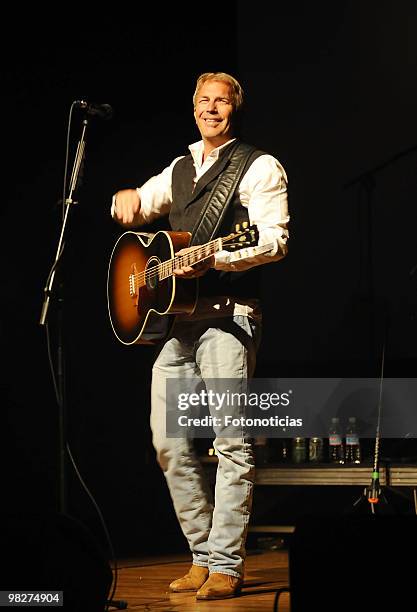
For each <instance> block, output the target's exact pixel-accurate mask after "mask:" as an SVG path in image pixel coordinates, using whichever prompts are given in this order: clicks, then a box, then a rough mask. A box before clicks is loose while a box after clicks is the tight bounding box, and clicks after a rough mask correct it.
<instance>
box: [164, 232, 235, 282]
mask: <svg viewBox="0 0 417 612" xmlns="http://www.w3.org/2000/svg"><path fill="white" fill-rule="evenodd" d="M222 249H223V238H216V239H215V240H211V242H207V243H206V244H202V245H201V246H200V247H198V248H197V249H193V250H192V251H189V252H188V253H185V254H184V255H176V256H175V257H173V258H172V259H167V261H164V262H163V263H161V264H159V266H158V268H159V278H160V279H161V280H162V279H165V278H168V277H169V276H173V274H174V270H177V269H178V268H185V267H187V266H193V265H194V264H196V263H198V262H200V261H204V260H205V259H209V257H212V256H213V255H214V254H215V253H218V252H219V251H221V250H222Z"/></svg>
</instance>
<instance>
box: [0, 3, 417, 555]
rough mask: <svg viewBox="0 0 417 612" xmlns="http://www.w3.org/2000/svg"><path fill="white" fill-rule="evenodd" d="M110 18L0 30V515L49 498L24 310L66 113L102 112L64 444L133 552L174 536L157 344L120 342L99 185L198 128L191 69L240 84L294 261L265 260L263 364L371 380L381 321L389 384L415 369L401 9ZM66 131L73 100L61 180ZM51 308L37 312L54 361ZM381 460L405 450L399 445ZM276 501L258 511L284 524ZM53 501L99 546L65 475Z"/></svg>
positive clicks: (70, 276) (250, 7)
mask: <svg viewBox="0 0 417 612" xmlns="http://www.w3.org/2000/svg"><path fill="white" fill-rule="evenodd" d="M120 13H121V12H118V11H116V12H115V14H112V15H109V16H106V17H103V16H100V17H96V18H94V19H88V20H86V19H84V18H83V19H81V18H77V19H75V18H72V19H71V20H66V19H64V18H63V17H62V18H61V19H62V21H59V20H58V19H57V18H56V19H55V23H54V24H53V25H52V26H49V25H48V26H46V25H44V24H43V21H42V18H43V16H42V15H39V14H38V15H36V16H33V22H32V20H31V17H30V15H26V16H25V23H21V21H20V20H18V17H17V16H16V17H15V20H13V19H11V20H10V24H9V25H10V28H11V29H12V30H16V32H17V31H18V38H17V41H16V44H15V45H13V46H10V45H9V46H8V47H7V48H4V49H3V60H4V70H3V71H4V74H3V81H4V83H5V92H6V94H5V98H6V108H5V111H4V113H3V147H4V157H5V158H6V159H7V162H8V165H7V170H6V175H5V179H4V181H3V185H5V189H4V188H3V206H2V241H1V242H2V249H3V253H2V261H3V274H2V300H1V309H2V317H1V338H2V346H3V367H2V382H1V400H2V404H3V406H4V410H3V411H2V414H3V418H2V425H1V429H2V433H3V435H2V438H3V443H2V450H3V452H4V460H3V463H2V466H3V478H4V490H5V491H6V492H7V494H6V496H5V497H4V499H7V506H8V508H7V509H10V510H12V511H13V510H37V511H43V510H53V509H56V508H57V504H58V480H59V471H58V461H57V453H58V446H59V444H58V440H59V437H58V408H57V404H56V401H55V396H54V390H53V385H52V379H51V374H50V369H49V364H48V356H47V345H46V337H45V329H44V328H42V327H41V326H40V325H39V323H38V322H39V316H40V311H41V306H42V301H43V288H44V284H45V281H46V277H47V275H48V271H49V267H50V265H51V264H52V261H53V258H54V256H55V251H56V245H57V240H58V235H59V230H60V212H61V209H60V205H59V204H58V201H59V200H60V198H61V193H62V181H63V171H64V154H65V141H66V129H67V119H68V112H69V108H70V104H71V102H72V101H73V100H75V99H87V100H89V101H94V102H98V103H103V102H104V103H109V104H111V105H112V107H113V108H114V117H113V119H112V120H111V121H108V122H104V121H100V120H98V119H92V120H91V121H90V125H89V128H88V133H87V149H86V162H85V165H84V171H83V184H82V186H81V188H80V189H79V191H78V193H77V199H78V201H79V204H78V205H77V206H75V207H74V209H73V211H72V215H71V220H70V224H69V227H68V230H67V241H66V249H65V257H64V262H63V267H62V281H63V287H64V288H63V293H62V296H63V302H64V309H63V313H64V352H65V359H66V398H67V411H68V439H69V443H70V446H71V450H72V452H73V454H74V456H75V457H76V460H77V463H78V466H79V469H80V471H81V474H82V476H83V478H84V480H85V482H86V484H87V486H88V487H89V489H90V490H91V492H92V494H93V496H94V498H95V500H96V501H97V503H98V504H99V506H100V508H101V510H102V512H103V515H104V517H105V520H106V523H107V525H108V528H109V530H110V533H111V535H112V539H113V543H114V545H115V547H116V551H117V553H118V554H128V553H139V552H144V551H155V550H164V551H165V552H166V551H167V548H168V549H169V548H170V549H171V550H175V549H181V547H184V543H183V540H182V536H181V534H180V533H179V529H178V526H177V524H176V520H175V517H174V515H173V510H172V507H171V502H170V498H169V495H168V492H167V489H166V485H165V481H164V479H163V476H162V474H161V473H160V470H159V468H158V467H157V466H156V464H155V458H154V454H153V450H152V447H151V443H150V433H149V427H148V417H149V383H150V371H151V365H152V360H153V349H151V348H147V347H140V346H139V347H125V346H123V345H121V344H119V343H118V342H117V340H116V339H115V337H114V336H113V333H112V331H111V328H110V324H109V321H108V316H107V303H106V275H107V265H108V260H109V256H110V253H111V250H112V247H113V244H114V242H115V240H116V238H117V236H118V235H120V233H121V232H122V231H123V230H122V229H121V228H120V227H119V226H117V225H116V224H115V223H114V222H113V221H112V220H111V219H110V214H109V213H110V203H111V196H112V194H113V193H114V192H115V191H116V190H117V189H120V188H123V187H129V186H136V185H138V184H140V183H141V182H143V181H144V180H146V179H147V178H148V177H149V176H151V175H152V174H155V173H157V172H159V171H160V170H161V169H162V168H164V167H165V166H166V165H168V163H170V162H171V161H172V159H173V158H174V157H175V156H177V155H180V154H183V153H185V152H186V151H187V145H188V144H189V143H190V142H194V141H195V140H197V139H198V133H197V130H196V128H195V126H194V122H193V115H192V94H193V91H194V84H195V79H196V77H197V76H198V75H199V74H200V73H201V72H205V71H211V70H213V71H214V70H224V71H226V72H231V73H232V74H235V75H236V76H237V77H238V78H239V79H240V80H241V82H242V84H243V87H244V89H245V90H246V93H247V98H246V100H247V108H246V112H245V116H244V121H243V133H242V136H243V138H244V139H245V140H247V141H249V142H252V143H253V144H255V145H257V146H258V147H259V148H263V149H265V150H267V151H269V152H271V153H272V154H274V155H276V156H277V157H278V158H279V159H280V160H281V162H282V163H283V164H284V166H285V168H286V170H287V173H288V177H289V191H290V212H291V225H290V229H291V239H290V244H289V246H290V253H289V256H288V258H287V259H286V260H284V261H283V262H280V263H279V264H276V265H271V266H268V267H267V268H265V270H264V272H263V274H264V282H263V288H264V313H265V330H266V333H265V334H264V339H263V342H262V346H261V350H260V354H259V364H258V370H257V375H258V376H273V377H279V376H315V375H317V376H351V375H355V376H378V375H379V373H380V362H381V350H382V343H383V339H384V328H385V323H386V322H388V330H389V334H388V343H387V355H386V359H387V362H386V371H385V374H386V376H415V373H416V370H415V365H416V358H417V347H416V336H417V334H416V316H417V315H416V301H417V300H416V282H417V273H416V272H415V270H416V268H415V266H416V264H417V248H416V237H415V236H416V225H417V223H416V219H417V215H416V203H417V173H416V167H417V164H416V162H417V150H416V147H417V125H416V108H417V79H416V74H417V39H416V37H415V32H416V31H417V15H416V5H415V2H413V1H403V2H399V3H397V2H390V1H388V0H384V1H382V2H370V3H363V2H360V1H359V0H357V1H349V2H338V3H329V4H328V6H325V5H324V4H323V3H322V4H320V3H319V5H317V3H315V4H312V3H309V2H288V3H286V2H275V3H267V2H257V3H256V4H255V5H254V4H247V3H243V2H229V3H224V4H223V5H222V6H216V7H213V6H211V7H198V6H194V7H192V9H189V10H186V9H185V7H181V8H178V6H176V7H175V8H171V7H168V8H165V7H164V8H161V7H156V6H154V7H151V8H148V9H147V15H146V17H145V16H144V15H142V16H140V17H138V18H136V17H133V16H132V15H129V14H123V15H122V14H120ZM49 18H50V17H49ZM17 23H19V25H18V26H17V25H16V24H17ZM80 133H81V114H80V113H79V112H77V113H75V114H74V118H73V124H72V132H71V147H72V148H71V158H70V170H71V168H72V160H73V154H74V145H75V144H76V142H77V140H78V138H79V136H80ZM56 315H57V308H56V303H55V302H53V303H52V305H51V308H50V310H49V321H50V327H51V336H52V349H53V357H54V358H55V356H56V353H55V351H56V339H57V335H56V328H57V326H56V321H57V316H56ZM395 452H396V453H397V454H398V455H401V454H404V453H408V452H409V449H405V447H404V448H402V447H401V445H399V443H397V446H396V449H395ZM411 452H414V454H415V450H413V449H412V450H411ZM279 495H280V493H279V490H275V491H274V496H275V500H276V504H274V506H273V507H270V508H268V509H269V510H270V511H271V513H273V514H274V516H275V517H276V519H277V520H279V519H280V518H282V520H285V518H286V517H282V516H280V504H279V499H280V498H279ZM350 495H351V493H350ZM292 496H293V499H294V504H295V503H296V496H297V493H296V491H293V492H292ZM290 499H291V496H290V495H288V496H286V498H285V504H284V505H283V506H282V507H284V508H285V512H287V513H288V516H291V507H288V506H289V500H290ZM326 499H327V498H326V497H325V496H324V495H323V496H322V497H316V498H315V499H314V503H317V504H320V503H327V501H326ZM297 503H298V502H297ZM269 505H270V506H271V504H269ZM68 511H69V513H70V514H73V515H74V516H76V517H77V518H79V519H81V520H82V521H83V522H85V523H86V524H87V525H89V526H90V527H91V528H92V530H93V531H94V532H95V533H96V534H97V535H98V537H99V538H101V539H103V541H104V536H103V533H102V530H101V527H100V524H99V519H98V516H97V514H96V511H95V509H94V507H93V505H92V503H91V501H90V500H89V498H88V497H87V495H86V494H85V492H84V491H83V490H82V488H81V486H80V484H79V482H78V480H77V479H76V478H75V476H74V473H73V471H72V469H69V473H68Z"/></svg>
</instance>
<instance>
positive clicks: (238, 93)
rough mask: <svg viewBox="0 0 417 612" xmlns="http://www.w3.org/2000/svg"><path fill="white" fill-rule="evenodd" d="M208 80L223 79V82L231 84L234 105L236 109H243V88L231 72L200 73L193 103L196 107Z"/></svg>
mask: <svg viewBox="0 0 417 612" xmlns="http://www.w3.org/2000/svg"><path fill="white" fill-rule="evenodd" d="M207 81H221V82H222V83H227V84H228V85H230V90H231V93H232V105H233V108H234V110H235V111H238V110H240V109H241V107H242V105H243V89H242V86H241V85H240V83H239V82H238V81H237V80H236V79H235V78H234V77H232V76H231V75H230V74H227V73H226V72H204V73H203V74H200V76H199V77H198V79H197V83H196V88H195V92H194V95H193V104H194V108H195V107H196V100H197V95H198V92H199V91H200V89H201V88H202V86H203V85H204V83H206V82H207Z"/></svg>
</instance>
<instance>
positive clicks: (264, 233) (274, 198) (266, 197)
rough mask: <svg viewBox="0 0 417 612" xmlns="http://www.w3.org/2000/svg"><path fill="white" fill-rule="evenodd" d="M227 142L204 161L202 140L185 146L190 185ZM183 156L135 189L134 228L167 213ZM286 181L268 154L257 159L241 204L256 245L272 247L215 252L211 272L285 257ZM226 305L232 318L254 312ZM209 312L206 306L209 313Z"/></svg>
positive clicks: (243, 183) (243, 184) (249, 307)
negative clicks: (192, 174)
mask: <svg viewBox="0 0 417 612" xmlns="http://www.w3.org/2000/svg"><path fill="white" fill-rule="evenodd" d="M230 142H231V140H229V141H228V142H227V143H225V144H223V145H221V146H220V147H217V148H216V149H213V151H211V153H210V154H209V155H208V156H207V157H206V158H205V159H204V160H203V152H204V143H203V141H202V140H200V141H199V142H196V143H194V144H192V145H190V146H189V150H190V152H191V155H192V157H193V160H194V168H195V172H196V174H195V177H194V183H197V182H198V180H199V179H200V178H201V176H203V174H205V173H206V172H207V171H208V170H209V168H211V167H212V165H213V164H214V163H215V162H216V161H217V160H218V158H219V154H220V152H221V150H222V149H223V148H224V147H225V146H227V145H228V144H230ZM183 157H184V156H180V157H177V158H175V159H174V161H173V162H172V163H171V164H170V165H169V166H168V167H167V168H165V169H164V170H163V171H162V172H161V173H160V174H157V175H156V176H153V177H152V178H150V179H149V180H148V181H146V183H144V184H143V185H142V186H141V187H138V188H137V191H138V194H139V197H140V201H141V205H140V210H139V211H138V212H137V213H136V215H135V219H134V225H137V226H140V225H144V224H147V223H150V222H151V221H153V220H154V219H156V218H157V217H160V216H162V215H165V214H168V213H169V210H170V208H171V204H172V171H173V168H174V166H175V164H176V163H177V162H178V160H180V159H182V158H183ZM287 183H288V180H287V176H286V173H285V170H284V168H283V167H282V165H281V164H280V163H279V161H278V160H277V159H275V158H274V157H273V156H272V155H268V154H264V155H260V156H259V157H258V158H257V159H256V160H255V161H254V162H253V163H252V164H251V165H250V167H249V168H248V170H247V171H246V173H245V174H244V176H243V178H242V180H241V182H240V185H239V187H238V193H239V197H240V202H241V204H242V206H244V207H245V208H247V211H248V216H249V223H250V225H256V226H257V227H258V231H259V241H258V247H262V246H263V245H270V247H271V248H270V250H268V251H267V252H265V253H262V254H259V253H257V249H258V250H260V249H259V248H258V247H257V246H254V247H248V248H244V249H240V250H238V251H231V252H229V251H225V250H224V251H220V252H218V253H216V254H215V265H214V268H215V269H216V270H224V271H227V272H229V271H232V272H240V271H244V270H247V269H249V268H252V267H254V266H258V265H261V264H264V263H271V262H273V261H278V260H280V259H282V258H283V257H284V256H285V255H286V253H287V240H288V229H287V223H288V221H289V214H288V200H287ZM111 213H112V216H114V213H115V197H113V202H112V210H111ZM131 225H132V224H131ZM226 306H227V305H226V304H222V305H221V308H219V309H217V310H220V311H221V312H222V311H224V310H225V309H226V310H227V308H226ZM230 307H231V310H232V312H233V313H234V314H246V315H250V314H251V313H252V311H253V310H254V309H255V310H256V306H255V305H254V304H253V303H251V304H248V305H244V304H240V305H238V304H235V303H234V301H232V302H230ZM211 308H212V307H211V306H210V308H209V310H211ZM214 308H215V305H214ZM219 314H220V313H219ZM253 314H255V312H253Z"/></svg>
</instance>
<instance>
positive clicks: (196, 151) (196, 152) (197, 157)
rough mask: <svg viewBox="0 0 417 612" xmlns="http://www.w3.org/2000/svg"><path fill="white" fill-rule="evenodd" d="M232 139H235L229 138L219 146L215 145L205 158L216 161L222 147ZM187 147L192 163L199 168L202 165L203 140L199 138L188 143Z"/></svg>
mask: <svg viewBox="0 0 417 612" xmlns="http://www.w3.org/2000/svg"><path fill="white" fill-rule="evenodd" d="M234 140H236V138H231V139H230V140H228V141H227V142H225V143H224V144H222V145H220V147H216V148H215V149H213V150H212V151H211V153H209V155H208V156H207V158H206V159H212V160H213V161H217V160H218V159H219V155H220V153H221V151H222V150H223V149H224V147H227V145H229V144H230V143H231V142H233V141H234ZM188 148H189V149H190V153H191V155H192V156H193V160H194V164H195V165H196V166H198V167H199V168H201V166H202V165H203V152H204V142H203V141H202V140H199V141H198V142H194V143H193V144H190V146H189V147H188Z"/></svg>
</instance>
